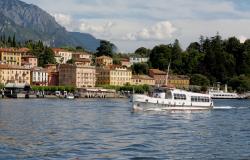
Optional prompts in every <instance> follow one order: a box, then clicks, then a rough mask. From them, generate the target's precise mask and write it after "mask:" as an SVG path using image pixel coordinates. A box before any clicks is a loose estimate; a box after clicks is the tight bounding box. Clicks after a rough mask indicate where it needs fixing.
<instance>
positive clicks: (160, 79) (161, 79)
mask: <svg viewBox="0 0 250 160" xmlns="http://www.w3.org/2000/svg"><path fill="white" fill-rule="evenodd" d="M149 76H151V77H153V78H154V80H155V85H157V86H164V85H166V81H167V73H166V72H164V71H161V70H159V69H150V70H149Z"/></svg>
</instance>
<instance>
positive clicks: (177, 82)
mask: <svg viewBox="0 0 250 160" xmlns="http://www.w3.org/2000/svg"><path fill="white" fill-rule="evenodd" d="M189 84H190V78H189V77H188V76H185V75H170V76H169V77H168V86H170V87H176V88H189Z"/></svg>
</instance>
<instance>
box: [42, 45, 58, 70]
mask: <svg viewBox="0 0 250 160" xmlns="http://www.w3.org/2000/svg"><path fill="white" fill-rule="evenodd" d="M46 64H56V60H55V57H54V53H53V51H52V49H51V48H48V47H45V48H44V50H43V52H42V53H41V54H40V55H39V57H38V65H39V66H42V67H44V66H45V65H46Z"/></svg>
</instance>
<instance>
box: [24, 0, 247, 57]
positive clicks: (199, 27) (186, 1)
mask: <svg viewBox="0 0 250 160" xmlns="http://www.w3.org/2000/svg"><path fill="white" fill-rule="evenodd" d="M23 1H24V2H26V3H29V4H34V5H37V6H39V7H40V8H42V9H44V10H45V11H47V12H48V13H50V14H51V15H52V16H54V17H55V19H56V21H57V22H58V23H59V24H61V25H62V26H64V27H65V28H66V29H67V30H68V31H78V32H85V33H90V34H92V35H94V36H95V37H96V38H99V39H105V40H109V41H111V42H112V43H114V44H115V45H116V46H117V47H118V49H119V51H120V52H124V53H128V52H130V53H132V52H134V51H135V50H136V49H137V48H139V47H146V48H153V47H154V46H155V45H159V44H169V43H173V42H174V40H175V39H178V40H179V41H180V44H181V46H182V48H183V49H185V48H186V47H187V46H188V45H189V44H190V43H191V42H194V41H199V37H200V36H201V35H203V36H204V37H212V36H214V35H216V34H217V33H219V34H220V35H221V36H222V37H223V38H228V37H232V36H235V37H237V38H239V39H240V40H241V42H244V40H246V39H247V38H249V37H250V29H249V26H250V0H57V1H55V0H23Z"/></svg>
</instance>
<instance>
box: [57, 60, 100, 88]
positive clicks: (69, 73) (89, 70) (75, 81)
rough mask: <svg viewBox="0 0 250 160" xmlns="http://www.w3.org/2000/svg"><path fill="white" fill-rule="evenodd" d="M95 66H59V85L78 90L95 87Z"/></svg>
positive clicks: (81, 64)
mask: <svg viewBox="0 0 250 160" xmlns="http://www.w3.org/2000/svg"><path fill="white" fill-rule="evenodd" d="M95 84H96V68H95V66H90V65H86V64H83V63H80V64H61V65H60V66H59V85H66V86H74V87H76V88H88V87H95Z"/></svg>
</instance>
